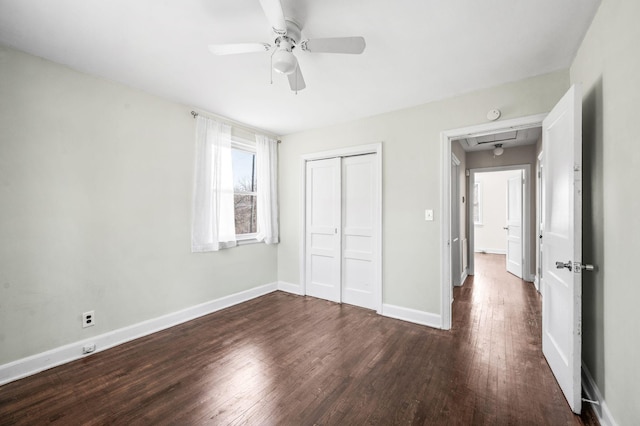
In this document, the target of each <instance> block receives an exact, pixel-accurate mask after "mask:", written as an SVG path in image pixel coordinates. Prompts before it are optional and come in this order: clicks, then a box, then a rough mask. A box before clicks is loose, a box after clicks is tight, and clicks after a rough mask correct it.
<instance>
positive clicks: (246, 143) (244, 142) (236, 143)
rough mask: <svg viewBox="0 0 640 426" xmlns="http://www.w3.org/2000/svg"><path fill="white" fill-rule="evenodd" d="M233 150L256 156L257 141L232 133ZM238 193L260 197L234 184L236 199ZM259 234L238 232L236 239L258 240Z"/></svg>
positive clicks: (247, 241)
mask: <svg viewBox="0 0 640 426" xmlns="http://www.w3.org/2000/svg"><path fill="white" fill-rule="evenodd" d="M233 150H236V151H244V152H249V153H251V154H253V155H254V156H256V155H257V153H256V142H255V141H252V140H250V139H245V138H241V137H238V136H233V135H232V136H231V151H232V152H233ZM232 172H233V170H232ZM234 177H235V176H234ZM256 184H259V183H258V182H257V177H256ZM236 194H243V195H251V196H254V197H256V201H257V197H258V193H257V192H236V190H235V186H234V188H233V196H234V199H235V196H236ZM234 215H235V210H234ZM256 226H257V225H256ZM257 236H258V232H257V231H256V232H252V233H248V234H236V241H237V242H238V243H239V244H241V243H251V242H258V240H257V239H256V237H257Z"/></svg>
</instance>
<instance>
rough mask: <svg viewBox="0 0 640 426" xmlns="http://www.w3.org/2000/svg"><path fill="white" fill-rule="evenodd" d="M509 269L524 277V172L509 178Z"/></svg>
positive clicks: (517, 275) (519, 276)
mask: <svg viewBox="0 0 640 426" xmlns="http://www.w3.org/2000/svg"><path fill="white" fill-rule="evenodd" d="M506 228H507V256H506V259H507V271H508V272H511V273H512V274H513V275H515V276H516V277H518V278H522V172H519V173H518V175H517V176H514V177H510V178H509V179H507V227H506Z"/></svg>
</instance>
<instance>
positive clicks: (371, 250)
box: [305, 154, 377, 309]
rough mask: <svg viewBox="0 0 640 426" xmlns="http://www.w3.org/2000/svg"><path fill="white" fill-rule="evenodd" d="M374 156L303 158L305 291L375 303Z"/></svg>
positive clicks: (355, 302)
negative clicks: (324, 158)
mask: <svg viewBox="0 0 640 426" xmlns="http://www.w3.org/2000/svg"><path fill="white" fill-rule="evenodd" d="M375 157H376V155H375V154H367V155H358V156H353V157H344V158H331V159H327V160H316V161H308V162H307V177H306V182H307V188H306V194H307V195H306V232H307V235H306V238H305V239H306V259H305V262H306V265H305V268H306V292H307V294H308V295H309V296H314V297H319V298H322V299H327V300H331V301H334V302H344V303H349V304H352V305H357V306H362V307H365V308H369V309H375V297H374V282H375V271H376V265H375V258H376V257H375V248H376V244H377V242H376V241H375V235H376V233H375V232H374V226H375V223H376V220H375V219H376V218H375V208H376V198H375V197H376V194H377V192H376V182H377V180H376V176H375V173H376V168H375Z"/></svg>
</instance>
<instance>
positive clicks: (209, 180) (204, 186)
mask: <svg viewBox="0 0 640 426" xmlns="http://www.w3.org/2000/svg"><path fill="white" fill-rule="evenodd" d="M231 165H232V163H231V127H230V126H228V125H226V124H222V123H218V122H216V121H214V120H211V119H209V118H206V117H202V116H198V117H196V156H195V178H194V187H193V212H192V214H193V217H192V222H191V251H192V252H205V251H217V250H220V249H222V248H227V247H233V246H235V245H236V231H235V218H234V205H233V173H232V169H231Z"/></svg>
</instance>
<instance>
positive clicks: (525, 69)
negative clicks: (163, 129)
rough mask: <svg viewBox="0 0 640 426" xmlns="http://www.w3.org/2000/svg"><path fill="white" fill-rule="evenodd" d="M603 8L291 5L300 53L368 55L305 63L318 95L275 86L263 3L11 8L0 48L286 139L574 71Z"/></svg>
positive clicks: (585, 0)
mask: <svg viewBox="0 0 640 426" xmlns="http://www.w3.org/2000/svg"><path fill="white" fill-rule="evenodd" d="M599 3H600V0H579V1H578V0H535V1H514V0H482V1H478V0H447V1H445V0H441V1H437V0H422V1H421V0H395V1H389V0H369V1H364V0H359V1H358V0H352V1H345V0H322V1H313V0H297V1H296V0H282V4H283V9H284V11H285V15H287V16H291V17H293V18H295V19H296V20H298V21H299V22H301V23H302V25H303V30H302V33H303V39H305V38H321V37H343V36H358V35H360V36H364V37H365V39H366V42H367V47H366V49H365V51H364V53H363V54H362V55H339V54H312V53H309V52H301V51H297V52H296V56H297V57H298V60H299V63H300V66H301V69H302V72H303V74H304V77H305V81H306V84H307V88H306V89H304V90H303V91H301V92H299V93H298V94H297V95H296V94H294V93H293V92H291V91H290V89H289V85H288V83H287V79H286V77H285V76H282V75H274V83H273V85H270V84H269V81H270V72H269V53H268V52H265V53H252V54H245V55H236V56H218V57H216V56H213V55H211V54H210V53H209V51H208V49H207V46H208V45H209V44H212V43H226V42H267V43H271V44H272V43H273V37H272V33H271V30H270V27H269V25H268V23H267V20H266V18H265V17H264V15H263V12H262V9H261V7H260V3H259V1H258V0H108V1H105V0H100V1H98V0H56V1H51V0H0V43H1V44H4V45H8V46H12V47H15V48H17V49H20V50H23V51H26V52H29V53H32V54H35V55H38V56H42V57H44V58H47V59H50V60H52V61H55V62H59V63H62V64H66V65H68V66H70V67H72V68H74V69H77V70H80V71H83V72H87V73H90V74H94V75H98V76H102V77H105V78H107V79H110V80H115V81H118V82H121V83H124V84H127V85H130V86H133V87H137V88H140V89H143V90H145V91H147V92H150V93H153V94H156V95H159V96H162V97H165V98H168V99H171V100H174V101H177V102H181V103H184V104H186V105H189V106H192V107H195V108H197V109H201V110H204V111H209V112H212V113H215V114H219V115H222V116H225V117H228V118H230V119H233V120H236V121H239V122H242V123H245V124H248V125H250V126H253V127H256V128H260V129H264V130H266V131H270V132H273V133H275V134H280V135H284V134H289V133H293V132H298V131H301V130H305V129H310V128H316V127H322V126H327V125H330V124H334V123H338V122H344V121H349V120H353V119H357V118H361V117H366V116H371V115H375V114H379V113H383V112H387V111H392V110H397V109H401V108H406V107H410V106H414V105H419V104H423V103H427V102H430V101H433V100H437V99H442V98H446V97H450V96H453V95H457V94H461V93H464V92H468V91H472V90H476V89H480V88H485V87H490V86H494V85H497V84H501V83H505V82H509V81H516V80H520V79H522V78H526V77H530V76H534V75H539V74H543V73H547V72H550V71H555V70H559V69H565V68H567V67H569V65H570V63H571V61H572V59H573V57H574V55H575V53H576V50H577V48H578V46H579V44H580V42H581V40H582V38H583V36H584V34H585V32H586V30H587V28H588V26H589V24H590V23H591V20H592V18H593V15H594V14H595V12H596V10H597V7H598V5H599Z"/></svg>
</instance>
